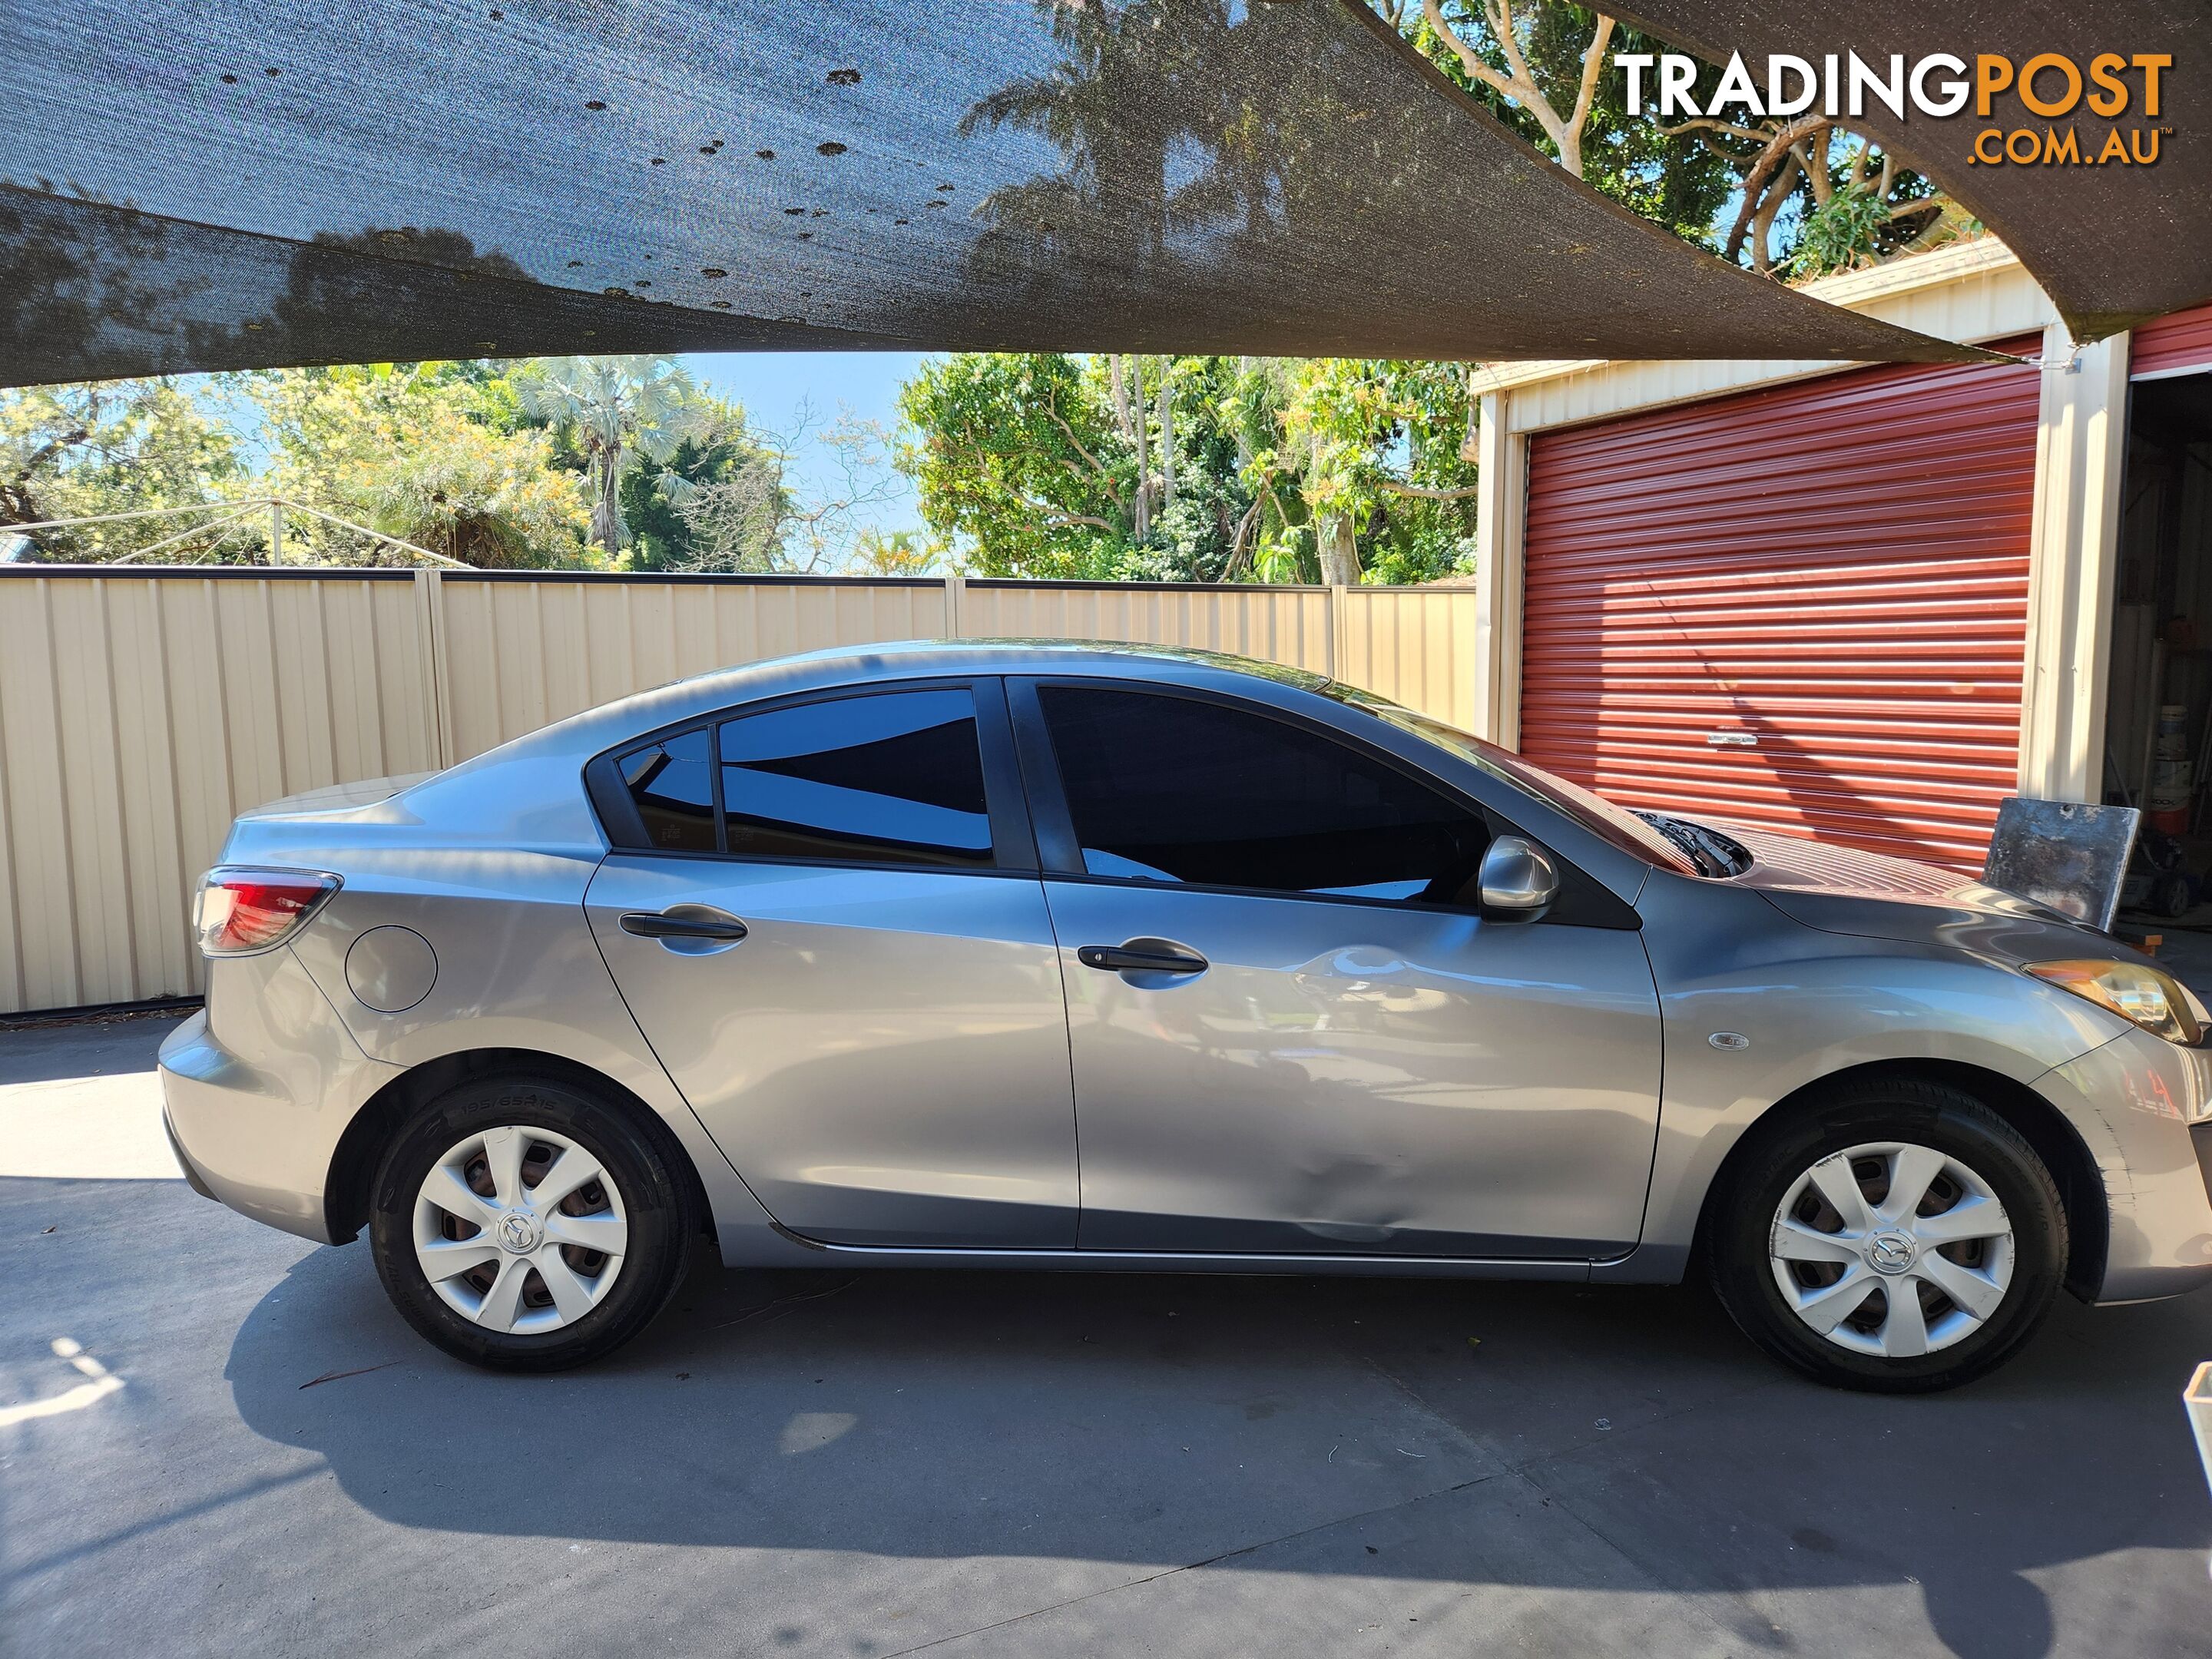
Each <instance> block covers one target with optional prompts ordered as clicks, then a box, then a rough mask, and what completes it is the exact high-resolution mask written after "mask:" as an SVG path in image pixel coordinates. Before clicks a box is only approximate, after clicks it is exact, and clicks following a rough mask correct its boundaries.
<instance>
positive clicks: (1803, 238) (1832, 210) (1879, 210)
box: [1789, 185, 1890, 276]
mask: <svg viewBox="0 0 2212 1659" xmlns="http://www.w3.org/2000/svg"><path fill="white" fill-rule="evenodd" d="M1889 219H1890V211H1889V204H1888V203H1887V202H1886V201H1884V200H1883V199H1882V197H1881V196H1879V195H1877V194H1876V193H1875V191H1873V190H1872V189H1870V188H1869V187H1868V186H1866V185H1858V186H1857V187H1855V188H1850V189H1845V190H1839V191H1837V192H1836V193H1835V194H1834V195H1832V196H1831V197H1829V198H1828V199H1827V200H1826V201H1825V202H1823V203H1821V204H1820V205H1819V206H1818V207H1816V208H1814V210H1813V211H1812V212H1810V213H1808V214H1807V215H1806V216H1805V218H1804V222H1803V224H1802V227H1801V228H1799V230H1798V233H1797V249H1796V252H1795V253H1793V254H1791V255H1790V261H1789V268H1790V274H1791V275H1792V276H1827V275H1829V274H1830V273H1831V272H1833V271H1838V270H1850V269H1851V268H1852V267H1853V266H1855V265H1857V264H1863V263H1870V262H1871V250H1872V249H1873V248H1874V246H1875V241H1876V238H1877V237H1878V235H1879V234H1880V233H1881V231H1882V229H1883V228H1885V227H1887V225H1888V223H1889Z"/></svg>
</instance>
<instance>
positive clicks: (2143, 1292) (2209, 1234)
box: [2035, 1031, 2212, 1303]
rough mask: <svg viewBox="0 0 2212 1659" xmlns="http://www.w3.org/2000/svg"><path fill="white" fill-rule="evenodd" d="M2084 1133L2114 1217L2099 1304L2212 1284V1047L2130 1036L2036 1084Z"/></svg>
mask: <svg viewBox="0 0 2212 1659" xmlns="http://www.w3.org/2000/svg"><path fill="white" fill-rule="evenodd" d="M2035 1087H2036V1090H2037V1091H2038V1092H2039V1093H2040V1094H2042V1095H2043V1096H2044V1097H2045V1098H2046V1099H2048V1100H2050V1101H2051V1103H2052V1104H2054V1105H2056V1106H2057V1107H2058V1109H2060V1110H2061V1111H2063V1112H2064V1113H2065V1114H2066V1115H2067V1117H2068V1118H2069V1120H2070V1121H2072V1122H2073V1125H2074V1127H2075V1128H2076V1129H2077V1130H2079V1131H2080V1132H2081V1138H2082V1139H2083V1140H2084V1141H2086V1142H2087V1145H2088V1147H2089V1151H2090V1153H2091V1155H2092V1156H2093V1157H2094V1158H2095V1159H2096V1161H2097V1167H2098V1169H2099V1170H2100V1172H2101V1173H2102V1175H2103V1176H2104V1184H2105V1200H2106V1209H2107V1212H2108V1213H2109V1215H2110V1218H2111V1228H2110V1235H2109V1238H2108V1241H2107V1243H2106V1254H2105V1270H2104V1275H2103V1279H2102V1281H2101V1282H2100V1285H2099V1286H2098V1288H2097V1291H2096V1295H2095V1297H2094V1298H2093V1299H2094V1300H2096V1301H2098V1302H2100V1303H2106V1302H2144V1301H2149V1300H2151V1299H2153V1298H2154V1297H2166V1296H2178V1295H2179V1294H2180V1293H2181V1292H2183V1291H2191V1290H2194V1289H2196V1288H2197V1286H2198V1285H2204V1284H2208V1283H2212V1120H2208V1117H2207V1113H2208V1111H2209V1110H2212V1050H2207V1049H2202V1048H2179V1047H2177V1046H2176V1045H2175V1044H2173V1043H2171V1042H2166V1041H2165V1040H2164V1039H2163V1038H2161V1037H2156V1036H2152V1035H2151V1034H2150V1033H2149V1032H2148V1031H2128V1032H2125V1033H2124V1034H2122V1035H2121V1036H2117V1037H2115V1038H2113V1039H2112V1042H2108V1043H2106V1044H2105V1045H2104V1046H2103V1047H2102V1048H2093V1049H2092V1050H2090V1051H2089V1052H2088V1053H2087V1054H2083V1055H2082V1056H2081V1058H2080V1059H2078V1060H2069V1061H2068V1062H2067V1063H2066V1064H2065V1065H2063V1066H2058V1067H2057V1068H2056V1069H2055V1070H2052V1071H2050V1072H2046V1073H2044V1075H2043V1076H2042V1077H2040V1078H2039V1079H2037V1080H2036V1084H2035Z"/></svg>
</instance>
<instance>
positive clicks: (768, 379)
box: [683, 351, 922, 531]
mask: <svg viewBox="0 0 2212 1659" xmlns="http://www.w3.org/2000/svg"><path fill="white" fill-rule="evenodd" d="M921 362H922V355H921V353H920V352H911V351H717V352H692V353H688V354H686V355H685V356H684V358H683V363H684V367H685V368H688V369H690V371H691V374H692V375H693V377H694V378H695V379H696V380H701V381H702V382H704V383H705V384H706V385H707V386H711V387H712V388H713V389H714V391H715V392H718V393H720V395H721V396H723V397H725V398H735V399H736V400H737V401H738V402H739V403H741V404H744V406H745V412H746V414H747V415H749V416H751V417H752V421H753V423H754V424H755V425H756V426H760V427H764V428H768V429H769V430H770V431H775V432H788V431H790V430H791V428H793V426H794V425H795V424H797V422H796V416H797V415H798V412H799V405H800V404H802V403H807V402H811V404H813V409H814V415H815V417H816V419H817V421H823V422H826V421H832V420H835V419H836V417H837V413H838V410H840V409H841V408H844V409H849V410H852V411H853V413H854V414H855V415H857V416H860V418H861V419H863V420H869V421H878V422H882V423H883V426H884V429H885V430H887V431H892V432H896V430H897V429H898V409H897V401H898V389H899V385H900V383H901V382H902V381H903V380H906V379H907V377H908V376H909V375H910V374H913V373H914V372H915V368H917V367H918V366H919V365H920V364H921ZM795 459H796V465H797V468H798V470H799V471H801V472H802V473H807V474H809V476H811V477H817V479H818V477H819V475H818V474H815V473H813V472H812V466H813V464H814V462H815V461H816V459H817V453H816V452H815V451H813V449H812V448H811V446H810V447H803V448H801V450H800V451H799V454H798V455H797V457H796V458H795ZM878 517H880V519H881V520H882V526H883V528H884V529H885V530H887V531H890V530H904V529H912V528H915V527H918V526H919V525H920V523H921V518H920V515H919V514H918V513H916V512H915V507H914V492H913V489H912V488H911V487H910V486H908V483H907V482H906V480H905V479H904V478H901V479H900V480H899V495H898V499H897V500H896V502H894V503H892V504H890V505H889V506H887V507H885V508H884V509H883V510H882V511H881V513H879V514H878Z"/></svg>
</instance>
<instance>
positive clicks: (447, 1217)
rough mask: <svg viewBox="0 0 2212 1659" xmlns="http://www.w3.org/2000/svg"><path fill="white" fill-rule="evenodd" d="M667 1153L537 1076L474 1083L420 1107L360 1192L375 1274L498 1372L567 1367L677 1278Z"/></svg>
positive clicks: (629, 1328) (680, 1252) (638, 1326)
mask: <svg viewBox="0 0 2212 1659" xmlns="http://www.w3.org/2000/svg"><path fill="white" fill-rule="evenodd" d="M689 1209H690V1205H689V1203H688V1200H687V1197H686V1188H685V1186H684V1182H683V1181H682V1179H681V1177H680V1176H679V1174H678V1171H677V1170H675V1169H674V1168H672V1167H671V1163H670V1158H669V1156H668V1155H667V1154H666V1153H665V1152H663V1151H662V1150H661V1149H660V1147H659V1146H658V1145H656V1143H655V1141H654V1139H653V1137H652V1136H651V1135H650V1134H649V1133H647V1132H646V1131H645V1130H644V1129H643V1128H642V1127H640V1126H639V1125H637V1124H636V1123H635V1122H634V1121H633V1120H632V1118H631V1117H630V1115H629V1114H628V1113H626V1112H624V1111H623V1110H622V1109H620V1108H618V1107H616V1106H614V1105H613V1104H611V1103H609V1102H607V1101H605V1100H603V1099H601V1098H599V1097H597V1096H596V1095H594V1094H592V1093H591V1092H589V1091H586V1090H584V1089H581V1088H579V1087H577V1086H576V1085H572V1084H568V1083H563V1082H555V1081H552V1080H550V1079H539V1078H526V1077H513V1078H503V1079H477V1080H473V1081H471V1082H468V1083H465V1084H463V1085H460V1086H459V1087H458V1088H455V1089H453V1090H451V1091H447V1093H446V1094H444V1095H441V1096H440V1097H438V1098H437V1099H435V1100H433V1101H431V1102H430V1103H428V1104H427V1105H425V1106H424V1107H423V1108H422V1109H421V1110H420V1111H418V1112H416V1114H415V1115H414V1116H412V1117H411V1118H410V1119H409V1120H408V1121H407V1122H406V1124H405V1125H404V1127H402V1128H401V1130H400V1132H399V1133H398V1136H397V1138H396V1139H394V1140H393V1142H392V1146H391V1147H390V1149H389V1150H388V1151H387V1152H386V1153H385V1156H384V1160H383V1163H382V1164H380V1166H379V1168H378V1170H377V1173H376V1181H375V1184H374V1188H372V1194H371V1208H370V1213H369V1245H370V1249H371V1251H372V1252H373V1253H374V1255H375V1258H376V1272H377V1277H378V1278H380V1279H382V1280H383V1281H384V1288H385V1291H386V1293H387V1294H389V1295H390V1296H391V1297H392V1304H393V1305H394V1306H396V1307H397V1308H398V1310H399V1312H400V1315H401V1316H402V1317H403V1318H404V1319H405V1320H406V1321H407V1322H408V1323H409V1324H410V1325H412V1326H413V1327H414V1328H416V1330H417V1331H419V1332H421V1333H422V1335H424V1336H426V1337H428V1339H429V1340H431V1341H432V1342H435V1344H437V1346H440V1347H441V1348H443V1349H444V1350H445V1351H446V1352H447V1353H450V1354H453V1356H455V1357H456V1358H461V1359H465V1360H467V1361H469V1362H470V1363H471V1364H477V1365H483V1366H487V1367H489V1368H491V1369H493V1370H514V1371H552V1370H567V1369H568V1368H569V1367H571V1366H574V1365H581V1364H587V1363H589V1362H590V1361H592V1360H594V1359H597V1358H600V1357H601V1356H602V1355H604V1354H606V1353H610V1352H612V1351H613V1350H615V1349H616V1348H618V1347H620V1346H622V1345H623V1343H625V1342H627V1341H629V1340H630V1339H631V1338H632V1337H634V1336H635V1335H636V1334H638V1333H639V1332H640V1331H641V1330H643V1329H644V1328H646V1326H647V1325H648V1324H650V1323H651V1322H652V1321H653V1316H655V1315H657V1314H658V1313H659V1311H660V1310H661V1309H662V1308H664V1307H665V1306H666V1305H667V1304H668V1300H669V1298H670V1297H672V1296H673V1295H674V1294H675V1293H676V1288H677V1285H678V1284H679V1283H680V1282H681V1281H682V1279H683V1276H684V1264H685V1261H686V1259H687V1256H688V1254H689V1245H690V1235H691V1232H692V1231H693V1229H692V1225H691V1218H690V1214H689Z"/></svg>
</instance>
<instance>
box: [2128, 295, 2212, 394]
mask: <svg viewBox="0 0 2212 1659" xmlns="http://www.w3.org/2000/svg"><path fill="white" fill-rule="evenodd" d="M2208 368H2212V306H2198V307H2197V308H2196V309H2195V310H2194V311H2177V312H2175V313H2173V315H2172V316H2171V317H2161V318H2160V319H2158V320H2157V321H2156V322H2154V323H2145V324H2144V325H2142V327H2141V328H2139V329H2137V330H2136V331H2135V334H2134V337H2133V338H2132V339H2131V340H2130V345H2129V352H2128V373H2129V374H2131V375H2133V376H2134V377H2135V378H2136V379H2137V380H2152V379H2156V378H2159V377H2161V376H2164V375H2167V374H2196V373H2198V372H2199V371H2201V370H2203V369H2208Z"/></svg>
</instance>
